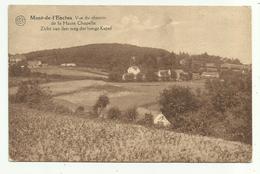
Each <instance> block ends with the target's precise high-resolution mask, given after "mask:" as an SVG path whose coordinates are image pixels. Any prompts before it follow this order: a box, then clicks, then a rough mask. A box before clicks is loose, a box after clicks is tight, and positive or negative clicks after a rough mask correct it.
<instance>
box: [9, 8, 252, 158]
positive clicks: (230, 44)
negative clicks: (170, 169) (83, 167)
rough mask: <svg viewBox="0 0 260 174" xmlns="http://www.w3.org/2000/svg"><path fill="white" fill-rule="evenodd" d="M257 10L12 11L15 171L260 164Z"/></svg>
mask: <svg viewBox="0 0 260 174" xmlns="http://www.w3.org/2000/svg"><path fill="white" fill-rule="evenodd" d="M251 40H252V39H251V7H250V6H127V5H126V6H87V5H85V6H84V5H81V6H70V5H67V6H55V5H49V6H43V5H11V6H9V9H8V42H9V43H8V44H9V45H8V63H9V72H8V75H9V160H10V161H18V162H19V161H30V162H31V161H48V162H51V161H62V162H191V163H194V162H243V163H244V162H251V161H252V73H251V72H252V58H251V57H252V51H251V47H252V46H251Z"/></svg>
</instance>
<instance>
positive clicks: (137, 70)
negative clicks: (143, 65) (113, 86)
mask: <svg viewBox="0 0 260 174" xmlns="http://www.w3.org/2000/svg"><path fill="white" fill-rule="evenodd" d="M140 72H141V70H140V68H139V67H138V66H130V67H129V68H128V69H127V73H129V74H134V75H135V76H137V74H139V73H140Z"/></svg>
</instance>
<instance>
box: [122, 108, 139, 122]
mask: <svg viewBox="0 0 260 174" xmlns="http://www.w3.org/2000/svg"><path fill="white" fill-rule="evenodd" d="M124 118H125V120H126V121H130V122H133V121H135V120H136V118H137V110H136V107H132V108H128V109H127V110H126V111H125V113H124Z"/></svg>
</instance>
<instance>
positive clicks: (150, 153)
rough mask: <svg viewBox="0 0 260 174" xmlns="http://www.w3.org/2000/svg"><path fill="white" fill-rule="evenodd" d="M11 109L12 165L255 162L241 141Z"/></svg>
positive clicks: (20, 108)
mask: <svg viewBox="0 0 260 174" xmlns="http://www.w3.org/2000/svg"><path fill="white" fill-rule="evenodd" d="M9 109H10V110H9V112H10V113H9V116H10V117H9V145H10V146H9V158H10V160H13V161H116V162H129V161H131V162H249V161H251V151H252V147H251V146H250V145H246V144H242V143H238V142H231V141H225V140H222V139H215V138H210V137H202V136H194V135H187V134H182V133H175V132H172V131H167V130H163V129H154V128H146V127H143V126H140V125H134V124H127V123H117V122H114V121H109V120H101V119H98V118H91V117H87V116H86V118H79V117H76V116H75V115H59V114H55V113H49V112H42V111H38V110H34V109H29V108H27V107H25V106H23V105H18V106H17V105H10V107H9ZM73 116H75V117H73Z"/></svg>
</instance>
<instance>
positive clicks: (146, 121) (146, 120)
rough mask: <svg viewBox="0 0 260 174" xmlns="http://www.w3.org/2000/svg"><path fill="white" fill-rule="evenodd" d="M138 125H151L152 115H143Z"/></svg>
mask: <svg viewBox="0 0 260 174" xmlns="http://www.w3.org/2000/svg"><path fill="white" fill-rule="evenodd" d="M139 124H144V125H153V115H152V114H145V116H144V119H142V120H140V121H139Z"/></svg>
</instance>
